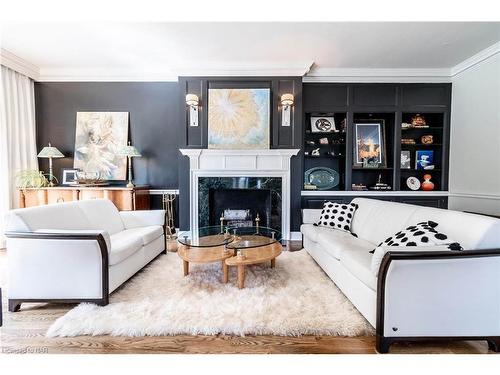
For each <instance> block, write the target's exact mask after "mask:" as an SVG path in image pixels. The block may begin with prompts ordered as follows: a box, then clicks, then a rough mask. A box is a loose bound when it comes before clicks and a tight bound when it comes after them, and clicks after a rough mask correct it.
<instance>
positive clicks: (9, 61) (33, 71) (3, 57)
mask: <svg viewBox="0 0 500 375" xmlns="http://www.w3.org/2000/svg"><path fill="white" fill-rule="evenodd" d="M0 63H1V65H3V66H6V67H7V68H9V69H12V70H14V71H16V72H18V73H21V74H23V75H25V76H28V77H30V78H31V79H33V80H35V81H37V80H38V79H39V77H40V68H39V67H38V66H36V65H35V64H32V63H30V62H28V61H26V60H24V59H23V58H21V57H19V56H17V55H15V54H13V53H12V52H10V51H7V50H6V49H4V48H0Z"/></svg>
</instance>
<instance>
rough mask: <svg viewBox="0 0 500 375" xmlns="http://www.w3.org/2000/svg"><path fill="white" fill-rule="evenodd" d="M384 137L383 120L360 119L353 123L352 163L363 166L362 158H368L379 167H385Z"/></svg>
mask: <svg viewBox="0 0 500 375" xmlns="http://www.w3.org/2000/svg"><path fill="white" fill-rule="evenodd" d="M384 137H385V122H384V120H361V121H359V122H356V123H354V148H353V150H354V157H353V163H354V165H355V166H357V167H363V161H364V159H370V160H372V163H375V164H378V166H379V167H385V166H386V155H385V138H384Z"/></svg>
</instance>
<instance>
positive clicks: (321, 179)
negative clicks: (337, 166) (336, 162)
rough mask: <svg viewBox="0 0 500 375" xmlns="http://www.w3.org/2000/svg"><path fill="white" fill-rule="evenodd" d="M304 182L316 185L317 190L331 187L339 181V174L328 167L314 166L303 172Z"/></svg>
mask: <svg viewBox="0 0 500 375" xmlns="http://www.w3.org/2000/svg"><path fill="white" fill-rule="evenodd" d="M304 183H305V184H311V185H316V187H317V188H318V190H327V189H332V188H334V187H335V186H337V185H338V184H339V183H340V175H339V173H338V172H337V171H334V170H333V169H330V168H326V167H315V168H311V169H309V170H307V171H306V172H305V173H304Z"/></svg>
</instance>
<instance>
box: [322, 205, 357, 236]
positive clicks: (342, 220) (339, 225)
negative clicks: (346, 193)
mask: <svg viewBox="0 0 500 375" xmlns="http://www.w3.org/2000/svg"><path fill="white" fill-rule="evenodd" d="M357 208H358V205H357V204H355V203H347V204H345V203H333V202H325V203H324V204H323V210H322V211H321V216H320V218H319V221H318V222H317V223H316V224H314V225H316V226H319V227H326V228H331V229H339V230H343V231H344V232H349V233H350V232H351V223H352V219H353V217H354V212H355V211H356V209H357Z"/></svg>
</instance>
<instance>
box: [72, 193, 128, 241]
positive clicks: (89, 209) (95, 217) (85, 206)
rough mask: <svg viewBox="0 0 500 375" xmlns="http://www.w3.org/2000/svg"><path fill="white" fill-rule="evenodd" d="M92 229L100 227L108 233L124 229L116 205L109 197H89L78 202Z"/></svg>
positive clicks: (111, 233)
mask: <svg viewBox="0 0 500 375" xmlns="http://www.w3.org/2000/svg"><path fill="white" fill-rule="evenodd" d="M78 206H79V207H80V209H81V210H82V212H83V214H84V215H85V216H86V217H87V219H88V220H89V222H90V224H91V226H92V229H102V230H105V231H107V232H108V233H109V234H110V235H113V234H115V233H118V232H120V231H122V230H124V229H125V226H124V225H123V221H122V218H121V216H120V213H119V211H118V209H117V208H116V206H115V205H114V204H113V202H111V201H110V200H109V199H89V200H83V201H79V202H78Z"/></svg>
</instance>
